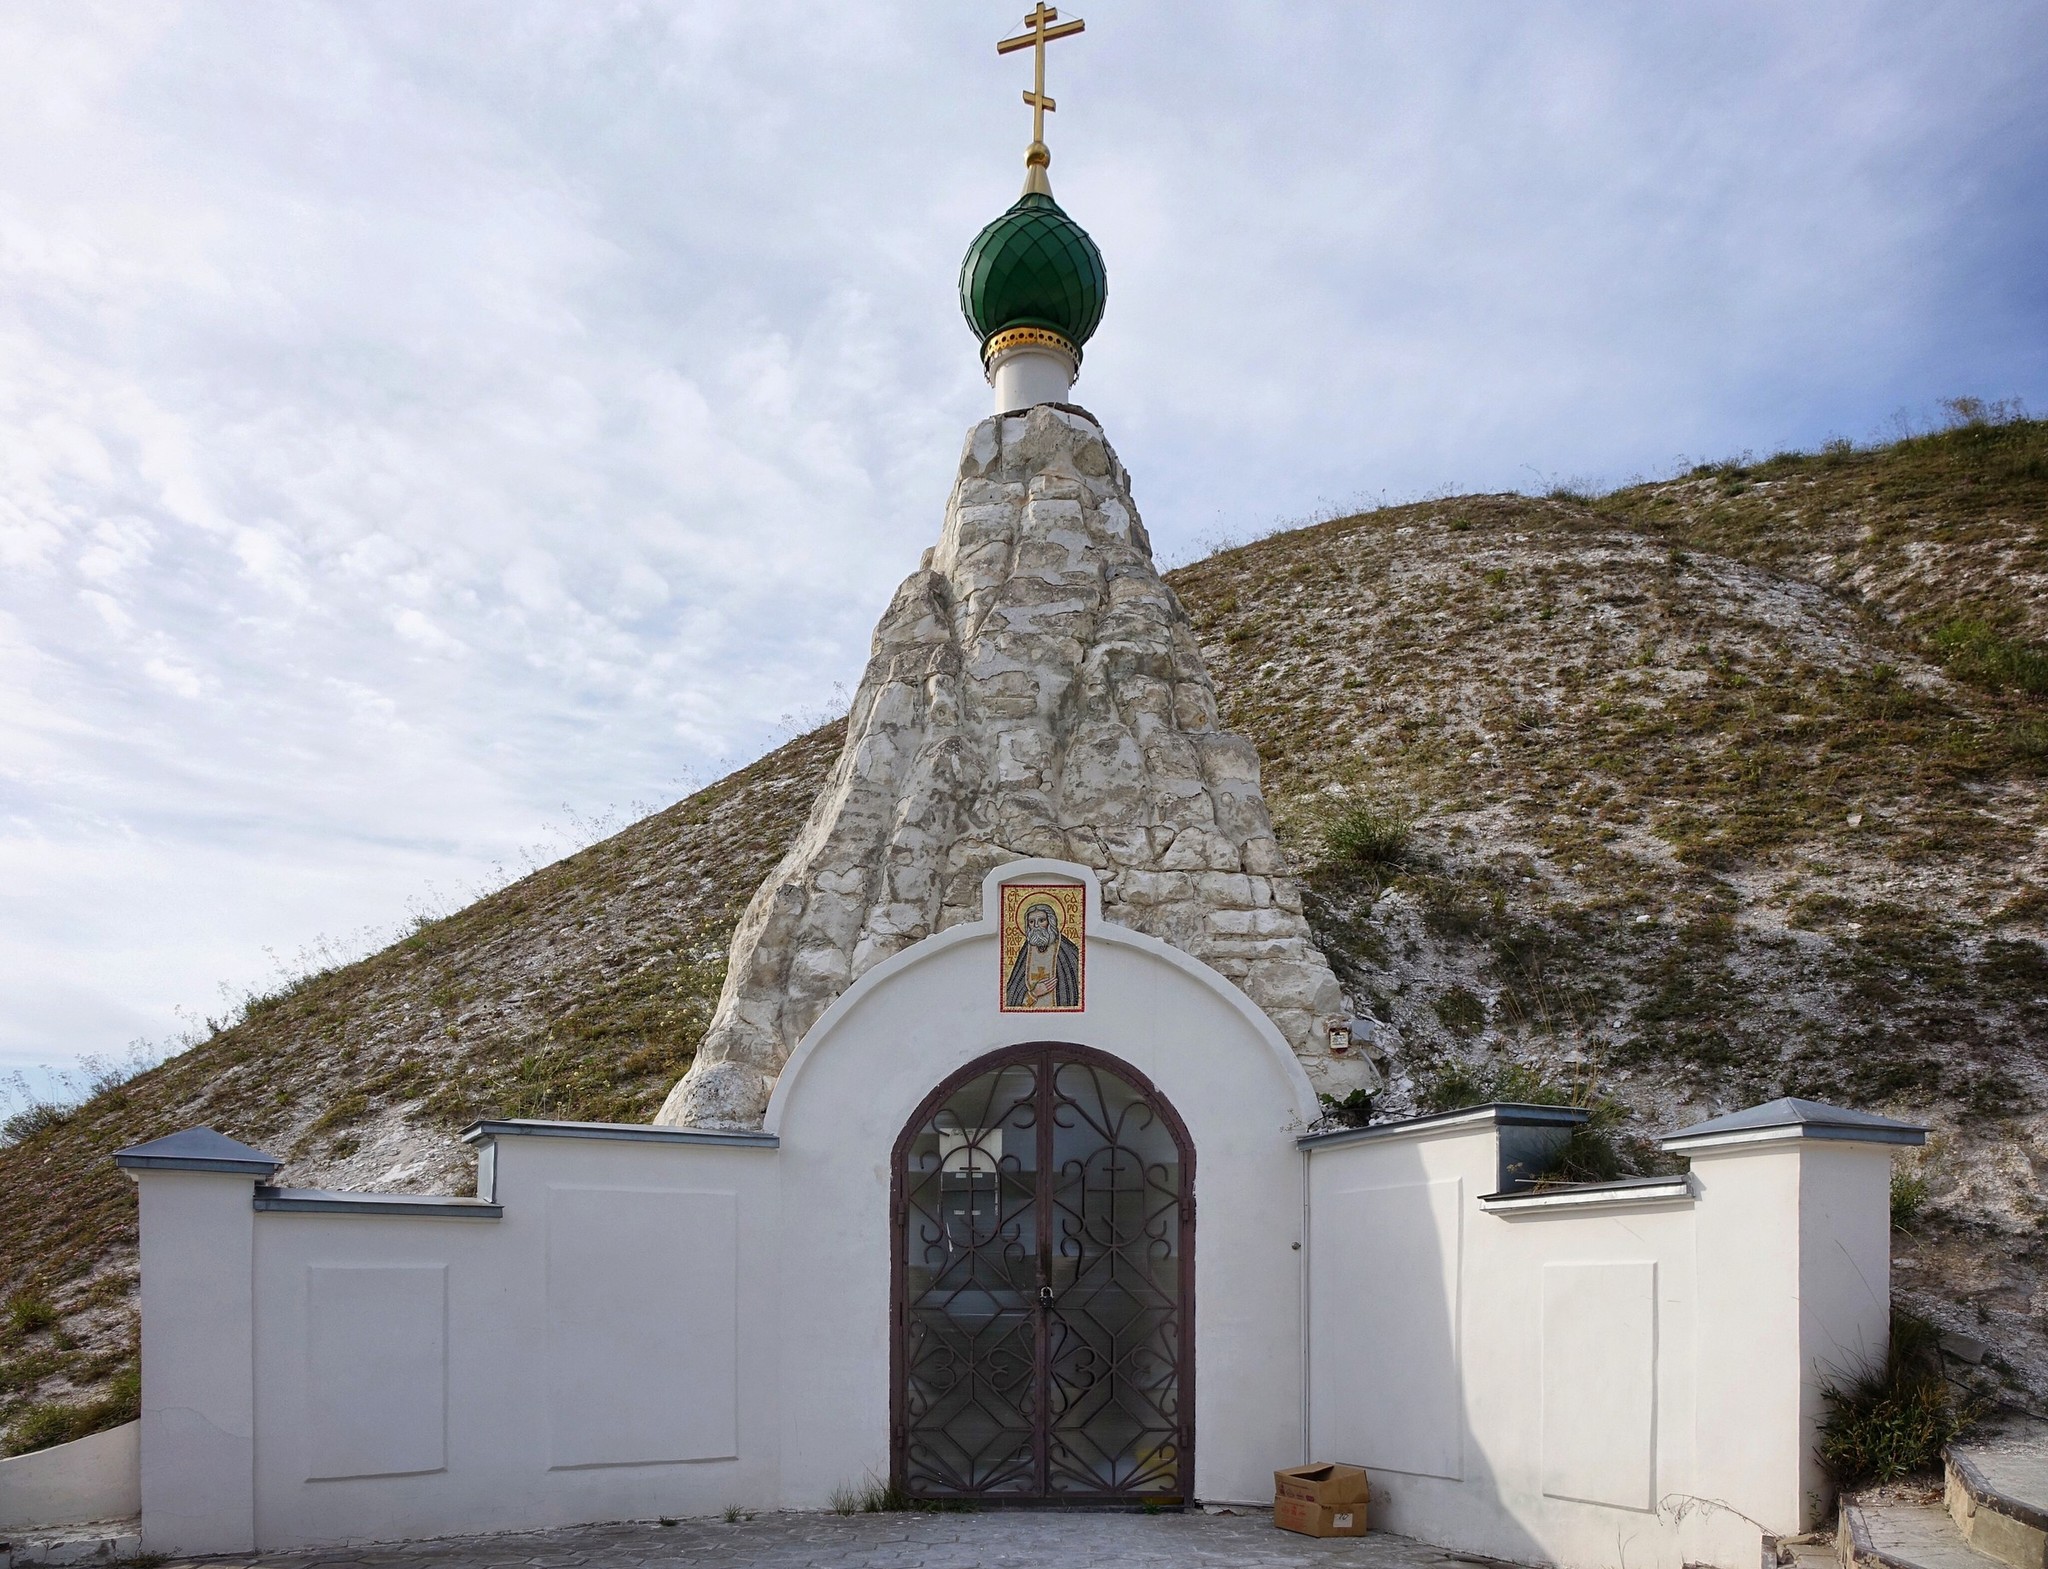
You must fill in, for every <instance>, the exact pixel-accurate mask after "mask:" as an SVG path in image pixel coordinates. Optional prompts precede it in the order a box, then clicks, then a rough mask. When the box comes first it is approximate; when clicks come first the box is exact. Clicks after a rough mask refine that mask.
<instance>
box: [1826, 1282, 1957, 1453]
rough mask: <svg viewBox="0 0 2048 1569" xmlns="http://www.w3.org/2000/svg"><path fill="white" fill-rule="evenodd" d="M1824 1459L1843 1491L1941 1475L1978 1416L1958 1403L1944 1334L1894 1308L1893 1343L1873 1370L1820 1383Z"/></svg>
mask: <svg viewBox="0 0 2048 1569" xmlns="http://www.w3.org/2000/svg"><path fill="white" fill-rule="evenodd" d="M1821 1398H1822V1399H1823V1400H1824V1401H1826V1403H1827V1414H1826V1415H1825V1416H1824V1417H1822V1419H1821V1426H1820V1450H1819V1454H1820V1461H1821V1464H1822V1465H1824V1466H1826V1467H1827V1470H1828V1474H1829V1475H1830V1476H1832V1477H1833V1478H1834V1480H1835V1485H1836V1486H1838V1487H1842V1488H1855V1487H1870V1486H1881V1485H1882V1484H1884V1483H1886V1482H1896V1481H1897V1480H1899V1479H1900V1478H1901V1477H1907V1476H1914V1475H1919V1474H1923V1473H1926V1472H1931V1471H1934V1470H1936V1469H1937V1468H1938V1467H1939V1466H1940V1464H1941V1450H1942V1446H1943V1445H1944V1444H1946V1443H1948V1442H1949V1441H1950V1440H1951V1439H1953V1438H1954V1437H1956V1435H1957V1434H1959V1433H1961V1432H1962V1431H1963V1429H1964V1428H1966V1427H1968V1426H1969V1425H1970V1423H1971V1422H1973V1421H1974V1420H1975V1419H1976V1417H1977V1415H1978V1410H1977V1406H1976V1403H1975V1402H1974V1401H1973V1400H1971V1399H1970V1398H1969V1397H1967V1396H1965V1397H1961V1398H1959V1397H1958V1396H1957V1394H1956V1392H1955V1391H1954V1390H1953V1389H1952V1388H1951V1386H1950V1384H1949V1381H1948V1377H1947V1374H1946V1373H1945V1371H1944V1370H1943V1368H1942V1364H1941V1332H1940V1331H1939V1330H1938V1329H1936V1328H1935V1327H1934V1325H1933V1324H1931V1323H1929V1322H1928V1321H1927V1320H1926V1319H1924V1318H1921V1317H1920V1316H1919V1315H1918V1314H1916V1313H1910V1312H1908V1311H1907V1310H1906V1309H1904V1308H1901V1307H1894V1308H1893V1309H1892V1333H1891V1345H1890V1347H1889V1348H1888V1349H1887V1351H1886V1354H1885V1359H1884V1361H1883V1362H1882V1363H1880V1364H1879V1365H1878V1366H1876V1367H1874V1368H1871V1369H1870V1370H1868V1371H1867V1372H1864V1373H1859V1374H1854V1375H1844V1376H1840V1377H1837V1378H1835V1379H1833V1380H1831V1381H1829V1382H1826V1383H1824V1384H1822V1385H1821Z"/></svg>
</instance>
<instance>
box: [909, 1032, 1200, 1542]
mask: <svg viewBox="0 0 2048 1569" xmlns="http://www.w3.org/2000/svg"><path fill="white" fill-rule="evenodd" d="M893 1169H894V1181H893V1188H894V1200H895V1221H896V1224H895V1227H894V1230H895V1245H894V1253H895V1258H894V1266H895V1290H894V1295H893V1301H892V1315H893V1320H894V1322H893V1326H892V1328H893V1337H892V1338H893V1346H892V1352H891V1361H892V1364H893V1366H892V1370H891V1371H892V1384H893V1409H892V1412H891V1433H892V1451H893V1453H892V1464H893V1467H894V1474H895V1475H894V1479H895V1481H896V1484H897V1485H898V1486H899V1487H901V1488H902V1489H903V1490H904V1491H905V1492H907V1493H908V1494H909V1495H910V1496H911V1497H913V1498H921V1499H954V1498H975V1499H982V1500H985V1501H987V1502H990V1503H998V1502H1017V1503H1028V1502H1058V1503H1081V1502H1086V1501H1091V1500H1093V1501H1112V1500H1126V1501H1128V1500H1134V1499H1147V1500H1159V1501H1171V1500H1181V1499H1186V1498H1188V1497H1190V1496H1192V1492H1193V1488H1194V1475H1195V1474H1194V1420H1195V1404H1194V1343H1195V1341H1194V1262H1195V1260H1194V1241H1195V1202H1194V1192H1195V1187H1194V1179H1195V1172H1194V1148H1193V1146H1192V1145H1191V1144H1190V1142H1189V1140H1188V1136H1187V1129H1186V1128H1185V1127H1184V1126H1183V1125H1182V1123H1181V1120H1180V1118H1179V1117H1178V1116H1176V1115H1175V1113H1174V1111H1173V1108H1172V1107H1171V1106H1169V1105H1168V1104H1167V1103H1166V1102H1165V1100H1163V1099H1162V1098H1161V1097H1160V1096H1159V1094H1158V1093H1157V1091H1155V1090H1154V1089H1153V1088H1152V1086H1151V1084H1150V1083H1149V1082H1148V1081H1147V1080H1146V1079H1145V1077H1144V1075H1142V1074H1140V1073H1138V1072H1137V1071H1136V1070H1135V1069H1133V1068H1131V1067H1129V1066H1127V1065H1126V1064H1124V1063H1121V1062H1119V1061H1117V1059H1115V1058H1114V1057H1111V1056H1109V1055H1107V1054H1106V1053H1103V1052H1098V1051H1094V1050H1091V1049H1089V1048H1088V1047H1085V1046H1069V1045H1060V1044H1057V1043H1048V1042H1041V1043H1037V1044H1034V1045H1030V1046H1018V1047H1012V1048H1010V1049H1009V1050H1006V1051H1001V1052H996V1053H994V1054H992V1055H990V1056H987V1057H984V1058H982V1059H981V1060H980V1061H978V1062H975V1063H972V1064H970V1065H969V1066H968V1067H966V1068H965V1069H963V1070H962V1071H961V1072H959V1073H957V1074H955V1075H954V1076H953V1077H952V1078H951V1079H949V1080H947V1082H946V1083H945V1084H943V1085H941V1086H940V1087H939V1088H938V1089H937V1090H935V1091H934V1092H933V1093H932V1095H931V1096H930V1097H929V1098H928V1099H927V1100H926V1101H925V1103H924V1105H923V1106H921V1107H920V1108H918V1112H917V1115H916V1116H914V1117H913V1118H912V1119H911V1121H910V1125H909V1126H908V1127H907V1128H905V1129H904V1131H903V1135H902V1137H901V1138H900V1139H898V1140H897V1143H896V1151H895V1159H894V1167H893Z"/></svg>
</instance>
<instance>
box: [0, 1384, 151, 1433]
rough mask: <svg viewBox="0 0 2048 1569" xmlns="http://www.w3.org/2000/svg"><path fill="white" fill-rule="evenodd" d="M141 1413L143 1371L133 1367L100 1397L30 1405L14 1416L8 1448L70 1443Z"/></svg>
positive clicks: (129, 1419)
mask: <svg viewBox="0 0 2048 1569" xmlns="http://www.w3.org/2000/svg"><path fill="white" fill-rule="evenodd" d="M141 1414H142V1374H141V1372H140V1371H139V1370H138V1369H136V1368H133V1367H131V1368H129V1369H128V1370H127V1371H126V1372H124V1373H122V1374H120V1375H119V1376H118V1377H116V1378H115V1379H114V1381H113V1382H112V1383H111V1384H109V1385H108V1386H107V1392H106V1393H105V1394H104V1395H102V1396H100V1398H99V1399H97V1400H90V1401H87V1402H86V1403H85V1404H83V1405H75V1406H67V1405H59V1404H57V1403H55V1402H54V1401H52V1402H47V1403H45V1404H43V1405H35V1406H30V1407H29V1408H28V1409H27V1410H26V1411H25V1412H23V1413H22V1414H21V1415H20V1416H18V1417H16V1418H15V1419H14V1422H13V1425H12V1427H11V1430H10V1432H9V1436H8V1441H7V1445H6V1450H7V1453H8V1454H10V1455H25V1454H28V1453H30V1452H31V1451H33V1450H37V1449H48V1448H50V1447H51V1446H52V1445H54V1444H68V1443H70V1442H71V1441H72V1440H73V1439H76V1438H86V1437H89V1436H90V1435H91V1434H94V1433H101V1432H105V1431H106V1430H107V1429H108V1428H110V1427H119V1426H120V1425H121V1424H122V1423H123V1422H132V1421H134V1420H135V1419H136V1417H138V1416H140V1415H141Z"/></svg>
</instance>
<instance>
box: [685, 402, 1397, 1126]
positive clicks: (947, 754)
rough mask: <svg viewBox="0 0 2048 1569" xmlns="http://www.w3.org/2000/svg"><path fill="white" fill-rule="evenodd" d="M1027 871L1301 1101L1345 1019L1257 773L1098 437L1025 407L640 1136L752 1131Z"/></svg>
mask: <svg viewBox="0 0 2048 1569" xmlns="http://www.w3.org/2000/svg"><path fill="white" fill-rule="evenodd" d="M1023 856H1054V857H1058V858H1061V859H1065V860H1071V861H1080V862H1083V863H1085V864H1087V865H1088V866H1091V867H1093V868H1094V869H1095V870H1096V872H1097V873H1098V874H1100V876H1101V879H1102V903H1103V915H1104V918H1105V919H1107V920H1110V921H1114V922H1118V923H1121V924H1123V925H1126V926H1130V927H1134V928H1136V929H1137V930H1139V931H1141V932H1145V933H1148V934H1150V935H1151V936H1154V937H1157V938H1159V939H1161V940H1162V941H1164V942H1168V943H1171V944H1173V945H1174V946H1175V947H1178V948H1180V949H1182V950H1183V951H1185V952H1187V953H1189V954H1192V955H1193V956H1194V957H1196V958H1198V959H1201V960H1203V961H1204V962H1205V963H1207V964H1209V965H1212V966H1213V967H1214V968H1216V969H1217V970H1219V971H1221V972H1222V973H1223V974H1224V975H1226V976H1228V977H1230V978H1231V979H1232V980H1233V981H1235V982H1236V983H1237V984H1238V985H1239V986H1241V987H1242V988H1243V989H1244V991H1245V992H1246V993H1247V995H1249V996H1250V998H1251V999H1252V1001H1253V1002H1255V1003H1257V1004H1258V1005H1259V1006H1260V1007H1261V1008H1263V1009H1264V1010H1265V1012H1266V1013H1267V1015H1268V1016H1269V1017H1271V1018H1272V1020H1273V1022H1274V1023H1275V1024H1276V1025H1277V1026H1278V1027H1279V1029H1280V1032H1281V1033H1282V1034H1283V1035H1284V1036H1285V1037H1286V1038H1287V1040H1288V1041H1289V1042H1290V1043H1291V1044H1292V1045H1293V1047H1294V1049H1295V1051H1296V1053H1297V1054H1299V1055H1300V1057H1301V1058H1302V1060H1303V1062H1304V1064H1305V1065H1306V1066H1307V1068H1308V1070H1309V1074H1310V1077H1311V1079H1313V1080H1314V1081H1315V1082H1316V1086H1317V1088H1318V1089H1321V1090H1325V1091H1328V1092H1330V1093H1333V1094H1336V1095H1339V1096H1342V1095H1343V1094H1345V1093H1346V1092H1347V1091H1349V1090H1352V1089H1356V1088H1360V1087H1364V1086H1367V1085H1369V1084H1370V1083H1371V1082H1372V1081H1373V1073H1372V1069H1371V1068H1370V1067H1369V1066H1368V1065H1366V1064H1365V1063H1364V1062H1362V1061H1360V1060H1358V1058H1357V1057H1355V1056H1353V1057H1345V1058H1333V1057H1331V1056H1330V1055H1329V1051H1328V1043H1327V1039H1326V1037H1325V1034H1324V1028H1323V1025H1324V1021H1325V1020H1326V1019H1328V1018H1330V1017H1332V1016H1335V1015H1340V1014H1342V1013H1343V1012H1344V1011H1345V1008H1344V1000H1343V995H1342V993H1341V992H1340V990H1339V988H1338V985H1337V982H1336V979H1335V977H1334V976H1333V975H1332V974H1331V973H1330V967H1329V964H1328V962H1327V961H1326V960H1325V959H1324V957H1323V955H1322V953H1321V952H1320V950H1318V949H1317V947H1316V945H1315V942H1314V939H1313V938H1312V937H1311V936H1310V935H1309V930H1308V925H1307V923H1306V922H1305V921H1304V920H1303V919H1302V915H1301V900H1300V896H1299V894H1298V893H1297V892H1296V891H1295V889H1294V887H1293V885H1292V884H1291V883H1290V882H1289V881H1288V880H1287V878H1286V877H1285V876H1284V875H1283V863H1282V858H1281V854H1280V848H1279V846H1278V845H1277V844H1276V843H1275V842H1274V839H1273V830H1272V824H1271V822H1270V820H1269V819H1268V817H1267V814H1266V803H1265V800H1264V798H1263V797H1262V796H1261V795H1260V793H1259V759H1258V754H1257V752H1255V751H1254V750H1253V748H1252V745H1251V743H1250V742H1249V741H1246V740H1245V739H1244V738H1243V737H1242V736H1238V735H1234V734H1232V733H1230V732H1229V731H1227V730H1223V729H1221V728H1220V727H1219V726H1218V723H1217V713H1216V693H1215V688H1214V687H1213V686H1212V685H1211V684H1210V681H1209V675H1208V671H1207V670H1206V669H1204V667H1203V664H1202V656H1201V652H1200V649H1199V648H1198V647H1197V645H1196V641H1195V634H1194V628H1193V627H1192V625H1191V624H1190V623H1189V621H1188V616H1187V612H1186V611H1185V610H1184V609H1182V607H1181V604H1180V601H1179V600H1178V599H1177V598H1176V597H1175V595H1174V593H1173V590H1172V589H1170V588H1168V587H1167V586H1166V584H1165V583H1164V582H1162V581H1161V580H1160V577H1159V573H1158V570H1157V568H1156V567H1155V566H1154V565H1153V562H1152V547H1151V542H1150V541H1149V540H1148V539H1147V538H1146V535H1145V529H1144V526H1143V524H1141V523H1140V522H1139V520H1138V513H1137V509H1136V507H1135V506H1134V505H1133V504H1132V501H1131V493H1130V481H1129V477H1128V476H1127V475H1126V474H1125V472H1124V469H1123V466H1122V464H1120V463H1119V462H1118V461H1117V458H1116V455H1115V453H1113V452H1112V451H1111V450H1110V448H1109V444H1108V443H1107V442H1106V441H1105V440H1104V439H1103V436H1102V431H1101V429H1100V428H1099V427H1098V426H1097V425H1096V423H1095V422H1094V420H1093V419H1092V418H1090V417H1089V416H1088V415H1086V414H1083V413H1081V412H1080V411H1079V410H1077V409H1074V408H1072V407H1071V406H1068V405H1064V404H1049V403H1042V404H1039V405H1037V406H1036V407H1033V408H1030V409H1028V410H1025V411H1023V412H1021V413H1014V414H1008V415H997V416H995V417H993V418H990V419H985V420H983V421H982V422H981V423H980V424H978V425H976V426H975V427H974V429H973V431H972V432H970V433H969V435H968V438H967V446H966V451H965V452H964V453H963V454H962V456H961V460H960V477H959V480H958V481H957V483H956V484H955V485H954V488H953V496H952V500H951V502H950V503H949V504H948V506H947V509H946V523H945V529H944V532H943V534H942V535H941V536H940V539H939V543H938V545H937V547H936V548H935V549H933V550H931V551H929V552H927V553H926V556H925V559H924V561H923V563H922V564H921V565H920V567H919V569H918V570H917V571H916V572H913V573H912V574H911V575H910V577H909V578H908V579H906V580H905V582H904V584H903V586H902V587H901V588H899V589H898V590H897V591H896V596H895V598H894V599H893V600H892V601H891V603H890V605H889V609H888V611H887V612H886V613H885V614H884V615H883V617H882V620H881V624H880V625H879V626H877V627H876V629H875V638H874V651H873V654H872V656H871V657H870V659H869V661H868V667H867V672H866V674H865V675H864V676H863V677H862V679H861V684H860V690H859V693H858V694H857V695H856V697H855V698H854V702H853V709H852V712H851V713H850V714H849V715H848V716H847V721H846V744H845V748H844V750H843V751H842V752H841V753H840V756H839V762H838V764H837V766H836V767H835V768H834V769H833V772H832V776H831V779H830V782H829V783H828V784H827V785H826V787H825V789H824V791H823V793H822V794H820V796H819V797H818V801H817V804H816V805H815V806H814V807H813V808H812V809H811V816H810V820H809V822H808V823H807V824H806V826H805V828H804V831H803V833H802V835H801V836H800V837H799V838H798V840H797V842H796V843H795V845H794V846H792V848H791V849H790V851H789V853H788V855H787V856H785V857H784V858H783V860H782V863H781V864H780V865H779V866H778V867H777V868H776V869H775V871H774V872H773V873H772V874H770V876H769V878H768V880H767V881H766V882H765V883H763V884H762V885H761V888H760V890H759V891H758V892H757V893H756V894H755V895H754V898H753V902H752V903H751V904H749V905H748V907H747V911H746V914H745V916H744V917H743V918H742V919H741V921H740V924H739V928H738V930H737V931H736V932H735V933H734V934H733V941H732V954H731V962H730V966H729V968H728V970H727V973H726V979H725V990H724V992H723V994H722V995H721V996H720V997H719V1000H718V1009H717V1012H716V1014H715V1015H714V1016H713V1019H712V1023H711V1028H710V1030H709V1032H708V1033H707V1034H706V1036H705V1039H704V1044H703V1046H702V1048H701V1049H700V1050H699V1052H698V1055H697V1060H696V1062H695V1064H694V1065H693V1066H692V1067H691V1069H690V1071H689V1073H688V1075H687V1076H686V1077H685V1078H684V1079H683V1080H682V1081H681V1082H680V1083H678V1084H677V1085H676V1087H675V1089H674V1090H673V1091H671V1092H670V1094H669V1097H668V1100H667V1103H666V1104H665V1105H663V1107H662V1109H661V1113H660V1115H659V1117H657V1118H656V1120H657V1121H658V1122H663V1123H688V1124H696V1125H699V1126H705V1127H725V1128H744V1127H754V1126H758V1125H759V1123H760V1121H761V1116H762V1113H763V1111H764V1110H765V1109H766V1106H767V1101H768V1094H769V1091H770V1090H771V1089H772V1088H773V1085H774V1081H775V1078H776V1075H777V1074H779V1073H780V1072H781V1070H782V1065H783V1063H784V1062H785V1061H787V1060H788V1057H789V1054H790V1052H791V1051H793V1050H794V1049H795V1047H796V1045H797V1043H798V1041H800V1040H801V1039H802V1038H803V1035H804V1032H805V1031H807V1030H808V1029H809V1028H810V1027H811V1025H812V1024H813V1023H815V1022H816V1020H817V1018H818V1016H819V1015H820V1014H822V1013H823V1012H824V1011H825V1009H826V1008H827V1007H829V1006H830V1005H831V1003H832V1001H833V999H835V998H836V997H838V996H839V994H840V993H841V992H843V991H844V990H845V989H846V988H847V987H848V986H849V985H851V984H852V983H853V981H854V980H856V979H857V978H858V977H859V976H860V975H862V974H863V973H864V972H865V971H867V970H868V969H870V968H872V967H873V966H874V965H876V964H878V963H880V962H881V961H882V960H883V959H886V958H887V957H888V956H889V955H891V954H893V953H895V952H897V951H898V950H899V949H902V948H906V947H908V946H909V945H910V944H912V943H914V942H916V941H918V940H919V939H920V938H923V937H926V936H929V935H930V934H932V933H934V932H938V931H943V930H945V929H946V928H947V927H950V926H955V925H958V924H959V923H960V922H962V921H969V920H976V919H979V918H980V917H981V914H982V912H981V909H980V895H981V880H982V878H983V876H984V875H985V874H986V873H987V872H988V871H989V870H991V869H992V868H993V867H995V866H997V865H1000V864H1002V863H1003V862H1005V861H1010V860H1015V859H1017V858H1019V857H1023Z"/></svg>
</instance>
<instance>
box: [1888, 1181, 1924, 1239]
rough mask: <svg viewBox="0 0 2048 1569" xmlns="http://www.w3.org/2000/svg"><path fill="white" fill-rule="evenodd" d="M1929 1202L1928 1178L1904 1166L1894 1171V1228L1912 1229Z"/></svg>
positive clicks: (1901, 1229) (1896, 1229) (1895, 1229)
mask: <svg viewBox="0 0 2048 1569" xmlns="http://www.w3.org/2000/svg"><path fill="white" fill-rule="evenodd" d="M1926 1203H1927V1179H1926V1178H1925V1177H1923V1176H1921V1175H1920V1173H1919V1172H1917V1171H1909V1170H1908V1169H1907V1168H1905V1167H1904V1166H1900V1167H1896V1168H1895V1169H1894V1170H1893V1171H1892V1229H1893V1230H1894V1231H1911V1230H1912V1229H1913V1222H1914V1221H1915V1220H1917V1219H1919V1217H1920V1211H1921V1209H1922V1207H1923V1206H1924V1205H1925V1204H1926Z"/></svg>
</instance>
